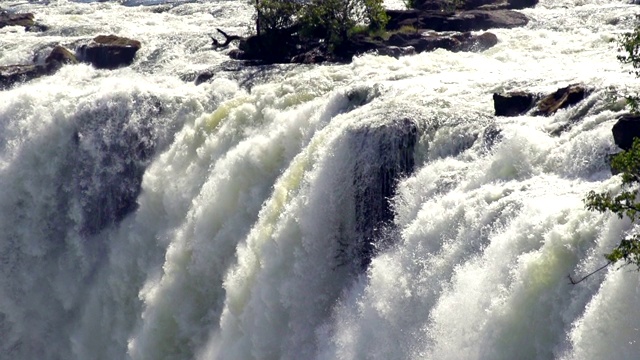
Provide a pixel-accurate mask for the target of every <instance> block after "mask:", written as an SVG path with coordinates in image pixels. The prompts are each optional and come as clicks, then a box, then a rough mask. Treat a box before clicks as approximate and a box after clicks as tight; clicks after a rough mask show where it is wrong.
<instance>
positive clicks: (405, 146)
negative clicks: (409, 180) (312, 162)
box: [340, 119, 418, 271]
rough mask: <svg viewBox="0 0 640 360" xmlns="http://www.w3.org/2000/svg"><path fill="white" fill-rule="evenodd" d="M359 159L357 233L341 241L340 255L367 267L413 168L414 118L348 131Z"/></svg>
mask: <svg viewBox="0 0 640 360" xmlns="http://www.w3.org/2000/svg"><path fill="white" fill-rule="evenodd" d="M347 136H348V137H349V140H348V141H349V144H350V148H351V150H352V152H353V154H356V155H355V156H357V158H358V160H357V161H356V163H355V167H354V169H353V185H354V189H355V194H354V201H355V203H354V206H355V221H356V224H355V227H356V229H355V234H356V235H355V236H356V238H353V239H345V242H344V243H343V244H341V245H342V246H343V248H342V249H341V251H342V252H341V256H342V257H344V258H343V259H340V260H342V261H345V262H351V263H352V264H353V265H354V266H355V267H356V268H358V269H359V270H360V271H364V270H366V268H367V267H368V266H369V264H370V263H371V259H372V257H373V256H374V255H375V252H376V251H377V250H379V249H381V248H384V246H383V245H384V244H381V243H379V242H380V241H385V236H384V233H383V232H384V231H385V229H388V227H389V226H390V224H391V222H392V221H393V209H392V207H391V204H390V202H389V200H390V199H391V198H392V197H393V195H394V194H395V191H396V187H397V183H398V180H399V179H400V178H401V177H403V176H407V175H409V174H410V173H411V172H413V170H414V166H415V159H414V149H415V145H416V143H417V139H418V128H417V125H416V124H415V122H414V121H412V120H410V119H402V120H398V121H391V122H389V123H386V124H384V125H381V126H380V125H377V126H365V127H361V128H357V129H353V130H350V131H349V133H348V134H347Z"/></svg>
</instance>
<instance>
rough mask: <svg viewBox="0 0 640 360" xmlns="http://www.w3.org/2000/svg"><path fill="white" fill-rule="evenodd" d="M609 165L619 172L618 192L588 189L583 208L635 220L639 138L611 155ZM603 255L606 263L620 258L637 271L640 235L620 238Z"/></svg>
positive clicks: (639, 215)
mask: <svg viewBox="0 0 640 360" xmlns="http://www.w3.org/2000/svg"><path fill="white" fill-rule="evenodd" d="M611 167H612V168H613V169H614V170H617V171H619V172H620V173H621V174H622V191H621V192H620V193H619V194H617V195H613V194H611V193H609V192H604V193H596V192H594V191H590V192H589V193H588V194H587V197H586V198H585V200H584V201H585V204H586V207H587V209H589V210H592V211H599V212H605V211H611V212H612V213H614V214H616V215H617V216H618V217H619V218H621V219H622V218H623V217H625V216H626V217H628V218H629V219H631V221H636V220H638V218H640V202H638V201H637V200H636V198H637V193H638V187H639V185H640V175H639V174H640V139H639V138H635V139H634V140H633V145H632V147H631V149H629V150H628V151H622V152H621V153H619V154H617V155H616V156H614V157H613V159H612V161H611ZM605 258H606V259H607V260H609V262H610V263H616V262H618V261H620V260H623V261H624V263H625V265H629V264H634V265H636V267H637V268H638V270H640V234H639V235H631V236H628V237H625V238H624V239H622V240H621V241H620V243H619V244H618V245H617V246H616V247H615V248H614V249H613V251H612V252H610V253H608V254H605Z"/></svg>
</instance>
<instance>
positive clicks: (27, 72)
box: [0, 45, 77, 90]
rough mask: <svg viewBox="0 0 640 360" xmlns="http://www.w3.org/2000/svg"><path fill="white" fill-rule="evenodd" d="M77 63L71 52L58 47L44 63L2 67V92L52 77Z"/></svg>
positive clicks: (0, 74) (0, 70)
mask: <svg viewBox="0 0 640 360" xmlns="http://www.w3.org/2000/svg"><path fill="white" fill-rule="evenodd" d="M76 62H77V60H76V58H75V56H74V55H73V54H72V53H71V52H70V51H69V50H67V49H65V48H64V47H62V46H59V45H58V46H56V47H54V48H53V50H51V53H49V55H48V56H47V58H46V59H45V61H44V63H41V64H39V63H34V64H27V65H9V66H0V90H4V89H7V88H9V87H11V86H12V85H13V84H15V83H18V82H25V81H29V80H33V79H35V78H38V77H41V76H45V75H51V74H53V73H55V72H56V71H58V69H60V68H61V67H62V65H64V64H73V63H76Z"/></svg>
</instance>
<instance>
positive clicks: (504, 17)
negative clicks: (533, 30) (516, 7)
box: [387, 10, 529, 32]
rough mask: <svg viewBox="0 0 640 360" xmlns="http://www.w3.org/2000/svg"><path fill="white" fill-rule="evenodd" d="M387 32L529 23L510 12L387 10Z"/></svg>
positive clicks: (508, 25)
mask: <svg viewBox="0 0 640 360" xmlns="http://www.w3.org/2000/svg"><path fill="white" fill-rule="evenodd" d="M387 15H389V23H388V24H387V29H389V30H397V29H400V28H402V27H414V28H418V29H431V30H434V31H458V32H467V31H480V30H487V29H498V28H501V29H512V28H516V27H521V26H525V25H527V24H528V23H529V18H527V16H526V15H524V14H522V13H519V12H517V11H513V10H469V11H459V12H455V13H443V12H440V11H420V10H389V11H387Z"/></svg>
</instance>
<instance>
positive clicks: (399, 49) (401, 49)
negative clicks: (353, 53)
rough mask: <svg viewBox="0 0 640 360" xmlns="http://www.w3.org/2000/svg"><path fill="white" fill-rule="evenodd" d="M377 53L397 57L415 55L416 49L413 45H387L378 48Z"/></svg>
mask: <svg viewBox="0 0 640 360" xmlns="http://www.w3.org/2000/svg"><path fill="white" fill-rule="evenodd" d="M376 53H377V54H378V55H384V56H391V57H394V58H396V59H398V58H400V57H402V56H407V55H415V54H416V49H415V48H414V47H413V46H393V45H391V46H386V47H381V48H379V49H376Z"/></svg>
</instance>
